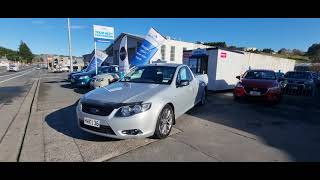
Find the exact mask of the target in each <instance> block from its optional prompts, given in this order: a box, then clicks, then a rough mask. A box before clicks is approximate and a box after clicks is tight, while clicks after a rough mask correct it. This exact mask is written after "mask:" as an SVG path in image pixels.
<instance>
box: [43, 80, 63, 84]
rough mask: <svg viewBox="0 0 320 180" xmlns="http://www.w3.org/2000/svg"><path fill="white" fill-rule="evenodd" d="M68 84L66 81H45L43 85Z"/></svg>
mask: <svg viewBox="0 0 320 180" xmlns="http://www.w3.org/2000/svg"><path fill="white" fill-rule="evenodd" d="M66 82H68V81H67V80H61V81H46V82H44V83H48V84H54V83H66Z"/></svg>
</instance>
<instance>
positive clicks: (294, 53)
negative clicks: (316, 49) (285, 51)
mask: <svg viewBox="0 0 320 180" xmlns="http://www.w3.org/2000/svg"><path fill="white" fill-rule="evenodd" d="M292 55H298V56H303V55H304V52H303V51H301V50H299V49H293V50H292Z"/></svg>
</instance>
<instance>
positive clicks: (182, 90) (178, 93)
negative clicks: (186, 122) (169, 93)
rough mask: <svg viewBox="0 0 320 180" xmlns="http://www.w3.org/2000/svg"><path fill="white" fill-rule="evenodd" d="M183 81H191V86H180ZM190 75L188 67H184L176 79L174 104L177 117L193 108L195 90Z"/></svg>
mask: <svg viewBox="0 0 320 180" xmlns="http://www.w3.org/2000/svg"><path fill="white" fill-rule="evenodd" d="M181 80H189V82H190V84H189V85H187V86H178V83H179V82H180V81H181ZM191 80H192V79H190V77H189V75H188V69H187V67H185V66H183V67H181V68H180V69H179V71H178V74H177V79H176V85H175V91H174V100H173V101H174V102H175V104H176V105H175V110H176V112H175V113H176V115H177V116H180V115H181V114H183V113H185V112H186V111H187V110H189V109H190V107H192V103H193V96H194V95H193V94H194V89H193V85H192V83H191Z"/></svg>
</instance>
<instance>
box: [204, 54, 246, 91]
mask: <svg viewBox="0 0 320 180" xmlns="http://www.w3.org/2000/svg"><path fill="white" fill-rule="evenodd" d="M214 51H217V54H216V59H217V60H216V61H217V68H216V78H215V84H214V87H213V88H211V89H210V90H225V89H232V88H233V87H234V85H235V84H236V83H237V82H238V79H237V78H236V76H238V75H240V74H241V73H242V72H245V71H246V70H248V62H247V60H246V57H245V55H244V54H241V53H236V52H231V51H225V50H221V49H218V50H214ZM221 53H226V57H225V58H222V57H221ZM210 68H211V67H209V69H210ZM210 78H211V77H209V79H210Z"/></svg>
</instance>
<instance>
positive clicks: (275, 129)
mask: <svg viewBox="0 0 320 180" xmlns="http://www.w3.org/2000/svg"><path fill="white" fill-rule="evenodd" d="M38 73H39V74H38V75H37V74H34V75H33V76H37V77H39V83H38V86H36V87H37V88H36V90H35V91H34V97H35V98H34V100H33V102H32V106H31V111H30V118H29V119H28V123H27V126H26V129H25V131H24V133H22V134H24V136H23V141H22V143H21V148H20V151H19V154H18V159H17V161H22V162H25V161H37V162H57V161H58V162H60V161H71V162H83V161H97V162H101V161H104V162H124V161H130V162H131V161H152V162H153V161H169V162H172V161H188V162H193V161H210V162H224V161H239V162H243V161H245V162H247V161H260V162H263V161H285V162H287V161H319V160H320V155H319V153H318V152H319V150H320V143H319V142H320V134H319V133H318V132H319V130H320V123H319V118H318V117H319V115H320V110H319V109H320V104H319V103H317V102H319V97H293V96H285V97H284V98H283V101H282V102H281V103H280V104H278V105H275V106H271V105H268V104H264V103H259V102H247V101H245V102H235V101H233V98H232V94H231V93H230V92H224V93H209V95H208V103H207V104H206V105H204V106H196V107H194V108H193V109H191V110H190V111H188V112H187V113H186V114H184V115H183V116H181V117H180V118H178V119H177V124H176V125H175V126H174V128H173V130H172V132H171V134H170V136H169V137H168V138H166V139H162V140H158V139H152V138H145V139H129V140H116V139H110V138H105V137H100V136H97V135H93V134H90V133H87V132H84V131H82V130H80V129H79V128H78V127H77V123H76V114H75V107H76V104H77V101H78V99H79V98H80V97H81V96H82V95H83V94H85V93H86V92H88V91H89V90H85V89H74V88H72V87H71V86H70V85H69V82H67V81H66V80H65V79H66V77H67V74H66V73H59V74H56V73H48V72H46V70H41V71H40V72H38ZM28 76H30V77H31V79H32V77H33V76H32V73H30V74H29V75H28ZM21 77H24V76H21ZM35 80H37V79H34V80H33V81H30V82H29V86H28V88H29V91H31V90H30V89H32V87H34V86H35V85H34V81H35ZM15 81H18V78H16V79H15ZM32 82H33V83H32ZM0 83H1V79H0ZM6 83H8V82H6ZM12 83H13V82H12ZM14 84H17V82H14ZM0 85H1V84H0ZM3 85H4V83H3ZM28 88H27V89H28ZM1 91H2V88H1V89H0V92H1ZM31 92H33V90H32V91H31ZM7 93H8V92H7ZM27 94H28V92H27V90H24V91H22V90H21V93H20V95H19V97H20V96H21V98H23V97H24V96H27ZM0 95H1V94H0ZM0 97H2V96H0ZM17 98H18V97H15V98H13V99H17ZM15 101H16V100H15ZM20 102H21V101H20ZM22 104H23V103H22ZM4 107H5V106H4ZM0 110H2V108H1V109H0ZM7 111H9V109H7ZM12 111H13V110H12ZM10 112H11V110H10ZM12 114H14V113H12ZM18 114H19V113H18ZM0 119H1V121H0V122H1V123H3V124H5V123H4V122H7V121H6V120H4V119H6V118H3V117H2V118H0ZM8 122H9V121H8ZM8 122H7V124H8ZM6 126H8V125H6ZM6 126H3V127H6ZM0 128H2V126H0ZM3 129H4V130H2V131H0V132H2V134H6V133H5V128H3ZM20 134H21V133H20ZM0 135H1V134H0ZM2 146H3V144H2V143H0V157H1V155H2V154H4V153H3V152H2V151H1V147H2ZM12 147H13V146H12ZM6 152H8V151H6ZM12 152H16V151H12ZM0 160H3V161H5V160H8V159H0Z"/></svg>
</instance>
